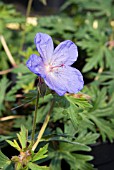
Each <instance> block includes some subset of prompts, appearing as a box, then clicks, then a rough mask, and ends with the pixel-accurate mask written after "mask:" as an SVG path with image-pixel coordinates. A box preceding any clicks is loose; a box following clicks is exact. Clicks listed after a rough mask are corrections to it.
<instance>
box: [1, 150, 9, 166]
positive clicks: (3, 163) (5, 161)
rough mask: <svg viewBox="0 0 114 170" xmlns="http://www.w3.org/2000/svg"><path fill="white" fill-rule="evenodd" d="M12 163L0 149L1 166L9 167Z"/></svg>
mask: <svg viewBox="0 0 114 170" xmlns="http://www.w3.org/2000/svg"><path fill="white" fill-rule="evenodd" d="M10 164H11V161H10V159H9V158H8V157H7V156H5V155H4V154H3V153H2V152H1V151H0V168H3V167H4V166H5V167H7V166H9V165H10Z"/></svg>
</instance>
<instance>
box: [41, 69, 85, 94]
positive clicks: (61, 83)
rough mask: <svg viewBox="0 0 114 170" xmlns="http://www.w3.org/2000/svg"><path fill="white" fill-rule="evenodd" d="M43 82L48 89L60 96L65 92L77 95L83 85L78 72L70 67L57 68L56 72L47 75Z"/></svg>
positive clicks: (81, 77)
mask: <svg viewBox="0 0 114 170" xmlns="http://www.w3.org/2000/svg"><path fill="white" fill-rule="evenodd" d="M44 80H45V83H46V84H47V85H48V86H49V88H50V89H52V90H54V91H56V93H57V94H59V95H60V96H62V95H64V94H65V93H66V92H69V93H78V92H79V91H80V90H81V89H82V88H83V85H84V81H83V76H82V74H81V73H80V71H79V70H77V69H75V68H72V67H70V66H66V67H60V68H58V70H57V71H55V72H52V73H49V74H47V75H46V77H45V78H44Z"/></svg>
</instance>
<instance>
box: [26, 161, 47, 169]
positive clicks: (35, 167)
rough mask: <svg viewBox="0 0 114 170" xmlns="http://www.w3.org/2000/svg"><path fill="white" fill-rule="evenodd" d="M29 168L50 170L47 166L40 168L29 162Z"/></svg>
mask: <svg viewBox="0 0 114 170" xmlns="http://www.w3.org/2000/svg"><path fill="white" fill-rule="evenodd" d="M27 166H28V167H29V168H30V169H31V170H49V167H46V166H39V165H36V164H34V163H32V162H29V163H28V164H27Z"/></svg>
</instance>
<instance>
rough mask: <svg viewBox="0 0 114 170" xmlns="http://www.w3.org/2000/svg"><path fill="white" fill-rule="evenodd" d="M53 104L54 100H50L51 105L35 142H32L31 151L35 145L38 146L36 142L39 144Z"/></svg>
mask: <svg viewBox="0 0 114 170" xmlns="http://www.w3.org/2000/svg"><path fill="white" fill-rule="evenodd" d="M53 106H54V100H52V103H51V106H50V110H49V112H48V113H47V115H46V118H45V120H44V123H43V125H42V127H41V129H40V132H39V134H38V137H37V140H36V142H35V144H34V145H33V147H32V150H33V151H34V150H35V149H36V147H37V146H38V144H39V142H40V139H41V138H42V135H43V133H44V131H45V129H46V127H47V124H48V122H49V119H50V115H51V112H52V109H53Z"/></svg>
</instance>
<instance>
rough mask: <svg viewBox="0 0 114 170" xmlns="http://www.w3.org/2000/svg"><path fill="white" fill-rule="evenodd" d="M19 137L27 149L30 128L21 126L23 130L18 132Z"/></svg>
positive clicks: (23, 146)
mask: <svg viewBox="0 0 114 170" xmlns="http://www.w3.org/2000/svg"><path fill="white" fill-rule="evenodd" d="M17 137H18V139H19V142H20V144H21V146H22V149H25V148H26V144H27V139H28V130H27V129H26V128H25V127H24V126H23V125H22V126H21V132H20V133H19V134H17Z"/></svg>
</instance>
